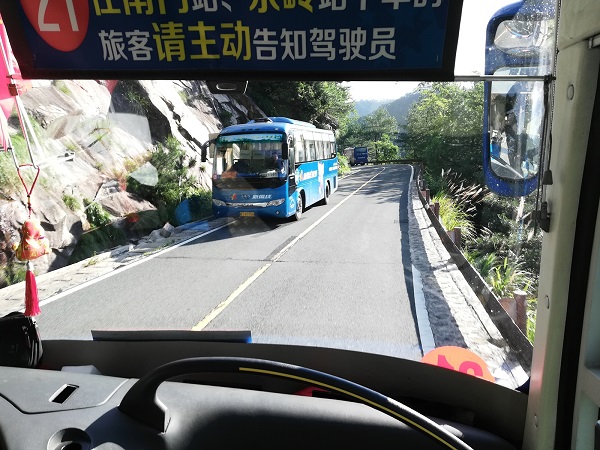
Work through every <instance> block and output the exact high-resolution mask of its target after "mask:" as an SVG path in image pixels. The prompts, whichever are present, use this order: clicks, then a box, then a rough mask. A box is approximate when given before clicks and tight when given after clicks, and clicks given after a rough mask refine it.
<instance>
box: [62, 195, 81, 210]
mask: <svg viewBox="0 0 600 450" xmlns="http://www.w3.org/2000/svg"><path fill="white" fill-rule="evenodd" d="M62 200H63V202H64V204H65V205H66V207H67V208H69V209H70V210H71V211H77V210H78V209H79V208H80V207H81V204H80V203H79V200H77V197H73V196H72V195H69V194H63V196H62Z"/></svg>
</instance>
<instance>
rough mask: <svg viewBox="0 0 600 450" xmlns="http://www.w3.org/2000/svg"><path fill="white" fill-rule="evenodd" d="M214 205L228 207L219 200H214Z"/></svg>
mask: <svg viewBox="0 0 600 450" xmlns="http://www.w3.org/2000/svg"><path fill="white" fill-rule="evenodd" d="M213 205H215V206H227V204H226V203H225V202H224V201H221V200H217V199H216V198H213Z"/></svg>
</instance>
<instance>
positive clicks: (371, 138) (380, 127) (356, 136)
mask: <svg viewBox="0 0 600 450" xmlns="http://www.w3.org/2000/svg"><path fill="white" fill-rule="evenodd" d="M397 134H398V122H397V121H396V119H395V118H394V117H393V116H392V115H391V114H390V113H389V112H388V111H387V110H386V109H385V108H379V109H378V110H377V111H375V112H373V113H372V114H369V115H368V116H364V117H358V115H356V114H354V115H352V116H350V117H349V120H348V123H347V124H345V127H344V128H343V129H342V130H341V133H340V136H339V139H338V143H339V146H340V147H342V148H343V147H355V146H359V145H360V146H367V147H369V148H370V149H371V148H372V149H374V148H375V143H377V142H378V141H384V140H385V139H384V136H387V140H388V141H390V142H391V139H390V136H395V135H397ZM397 150H398V148H397V147H396V151H397ZM369 156H371V155H369ZM373 156H374V155H373Z"/></svg>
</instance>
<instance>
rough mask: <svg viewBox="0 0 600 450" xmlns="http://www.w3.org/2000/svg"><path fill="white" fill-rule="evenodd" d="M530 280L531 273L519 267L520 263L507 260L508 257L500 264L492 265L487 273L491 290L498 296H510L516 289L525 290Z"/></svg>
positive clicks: (528, 286) (530, 282) (529, 285)
mask: <svg viewBox="0 0 600 450" xmlns="http://www.w3.org/2000/svg"><path fill="white" fill-rule="evenodd" d="M532 281H533V278H532V276H531V274H529V272H527V271H525V270H522V269H521V263H520V262H519V261H514V262H509V260H508V257H505V258H504V260H503V261H502V263H501V264H499V265H496V266H494V267H492V270H491V271H490V274H489V283H490V286H491V288H492V292H493V293H494V294H495V295H496V296H497V297H499V298H504V297H509V296H512V294H513V292H514V291H516V290H517V289H520V290H523V291H525V292H527V291H528V290H529V288H530V287H531V284H532Z"/></svg>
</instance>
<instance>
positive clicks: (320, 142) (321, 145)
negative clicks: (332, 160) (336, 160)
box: [315, 133, 326, 159]
mask: <svg viewBox="0 0 600 450" xmlns="http://www.w3.org/2000/svg"><path fill="white" fill-rule="evenodd" d="M315 134H316V133H315ZM325 139H326V136H325V135H324V134H322V133H319V134H318V139H317V159H325Z"/></svg>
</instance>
